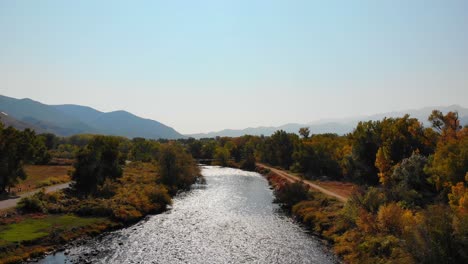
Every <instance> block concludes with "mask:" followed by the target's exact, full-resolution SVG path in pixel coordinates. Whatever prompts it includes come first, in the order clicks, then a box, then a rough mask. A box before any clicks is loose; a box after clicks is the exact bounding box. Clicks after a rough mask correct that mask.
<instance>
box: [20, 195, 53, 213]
mask: <svg viewBox="0 0 468 264" xmlns="http://www.w3.org/2000/svg"><path fill="white" fill-rule="evenodd" d="M16 208H18V209H19V210H21V211H23V212H25V213H44V212H45V211H46V210H45V207H44V203H43V202H42V201H41V200H40V199H39V198H38V197H37V196H36V195H33V196H30V197H24V198H22V199H21V200H20V201H19V202H18V205H17V206H16Z"/></svg>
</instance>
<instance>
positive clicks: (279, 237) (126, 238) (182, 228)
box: [39, 166, 336, 264]
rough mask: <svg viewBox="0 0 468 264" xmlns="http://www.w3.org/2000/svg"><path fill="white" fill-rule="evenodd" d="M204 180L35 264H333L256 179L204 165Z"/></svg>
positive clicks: (254, 175)
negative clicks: (157, 210)
mask: <svg viewBox="0 0 468 264" xmlns="http://www.w3.org/2000/svg"><path fill="white" fill-rule="evenodd" d="M202 174H203V176H204V178H205V180H206V182H207V184H206V185H198V184H197V185H195V186H193V188H192V190H191V191H189V192H185V193H183V194H181V195H178V196H177V197H175V198H174V205H173V206H172V208H171V210H170V211H168V212H165V213H162V214H158V215H153V216H150V217H147V218H145V220H143V221H140V222H139V223H138V224H136V225H133V226H131V227H128V228H123V229H119V230H117V231H114V232H109V233H106V234H104V235H102V236H98V237H96V238H93V239H90V240H88V241H86V242H85V243H83V244H80V245H76V246H74V247H72V248H69V249H68V250H66V251H65V252H63V253H59V254H56V255H55V256H53V255H52V256H48V257H47V258H46V259H44V260H43V261H41V262H39V263H41V264H42V263H64V261H66V262H67V263H70V262H71V263H77V262H78V263H83V262H84V261H83V260H80V258H81V259H83V258H84V259H85V260H88V261H89V262H90V263H147V262H148V261H151V260H155V261H157V262H158V263H165V264H179V263H323V264H333V263H336V261H335V258H334V257H333V255H332V254H331V252H330V251H329V250H327V249H326V248H325V247H324V246H323V244H322V243H320V241H319V240H318V239H317V238H316V237H313V236H311V235H310V234H308V232H307V231H306V230H305V229H304V228H303V227H301V226H300V225H298V224H297V223H296V222H295V221H293V220H292V219H290V218H289V217H287V216H286V215H285V213H284V211H283V210H281V209H280V208H279V205H278V204H276V203H273V200H274V196H273V193H272V191H271V190H270V189H269V188H268V182H267V181H266V179H265V178H264V177H262V176H261V175H259V174H258V173H254V172H248V171H244V170H238V169H232V168H226V167H219V166H204V167H202ZM64 253H66V255H64ZM47 261H49V262H47Z"/></svg>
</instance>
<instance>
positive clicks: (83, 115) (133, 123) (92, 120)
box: [54, 105, 184, 139]
mask: <svg viewBox="0 0 468 264" xmlns="http://www.w3.org/2000/svg"><path fill="white" fill-rule="evenodd" d="M54 107H55V108H56V109H58V110H60V111H62V112H63V113H65V114H67V115H69V116H71V117H73V118H76V119H78V120H80V121H82V122H85V123H86V124H88V125H89V126H91V127H93V128H95V129H96V130H97V131H99V133H101V134H108V135H118V136H122V135H124V136H126V137H129V138H134V137H144V138H166V139H177V138H183V137H184V136H182V135H181V134H179V133H178V132H177V131H175V130H174V129H173V128H171V127H169V126H166V125H164V124H162V123H160V122H158V121H154V120H151V119H145V118H141V117H138V116H136V115H134V114H132V113H129V112H126V111H114V112H109V113H103V112H100V111H98V110H96V109H93V108H91V107H87V106H81V105H54Z"/></svg>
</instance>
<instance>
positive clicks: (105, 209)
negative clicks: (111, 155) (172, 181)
mask: <svg viewBox="0 0 468 264" xmlns="http://www.w3.org/2000/svg"><path fill="white" fill-rule="evenodd" d="M158 182H160V178H159V175H158V174H157V169H156V166H155V165H154V164H151V163H141V162H134V163H131V164H129V165H127V166H126V167H125V168H124V173H123V176H122V178H120V179H118V180H117V181H115V182H106V183H105V184H104V185H103V186H101V187H100V189H99V196H79V195H77V194H75V193H73V192H72V191H71V190H64V191H59V192H55V193H43V192H40V193H38V194H35V195H34V196H32V197H29V198H27V199H24V200H23V201H22V204H21V203H20V205H19V206H18V208H17V209H12V210H9V211H8V212H7V214H8V216H7V217H3V218H1V219H0V263H18V262H21V261H26V260H28V259H31V258H37V257H40V256H42V255H44V254H45V253H50V252H54V251H57V250H63V249H64V245H66V244H67V243H69V242H71V241H74V240H77V239H84V240H86V239H87V238H89V237H93V236H96V235H98V234H101V233H103V232H107V231H110V230H115V229H118V228H122V227H125V226H129V225H132V224H134V223H136V222H138V221H139V220H141V219H142V218H144V217H145V216H146V215H149V214H157V213H161V212H163V211H165V210H166V207H167V205H170V204H171V202H172V200H171V198H172V197H171V196H172V195H175V193H172V192H169V191H168V188H167V187H166V186H165V185H162V184H160V183H158Z"/></svg>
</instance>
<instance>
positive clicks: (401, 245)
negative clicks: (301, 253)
mask: <svg viewBox="0 0 468 264" xmlns="http://www.w3.org/2000/svg"><path fill="white" fill-rule="evenodd" d="M261 173H263V174H264V175H266V177H267V179H268V181H269V182H270V184H271V185H272V186H273V187H274V189H275V195H276V198H277V199H278V202H280V203H282V204H283V205H284V207H285V208H286V209H288V210H289V211H290V213H291V215H292V216H293V217H294V218H295V219H297V220H298V221H300V222H302V223H303V224H304V225H305V226H306V227H308V228H309V229H310V230H311V231H312V232H314V233H315V234H317V235H318V236H320V237H322V238H324V239H326V240H327V241H328V242H329V243H330V245H331V248H332V249H333V251H334V252H335V253H336V255H337V256H339V257H340V258H342V259H343V261H344V262H345V263H464V259H465V258H466V256H467V252H466V245H467V240H466V233H467V229H466V226H467V225H466V223H467V222H466V218H464V212H462V211H454V210H453V208H452V209H451V208H450V207H448V206H446V205H444V204H442V203H439V204H434V205H430V206H427V207H424V208H407V207H405V205H404V204H401V203H395V202H393V201H388V200H386V197H385V193H384V192H383V191H382V190H380V189H378V188H373V187H371V188H368V189H367V190H364V189H357V190H356V191H355V192H353V194H352V195H351V197H350V198H349V200H348V201H347V202H346V203H342V202H339V201H337V200H335V199H331V198H328V197H325V196H324V195H323V194H321V193H318V192H314V191H311V190H308V189H307V187H306V186H305V185H301V183H290V182H288V181H286V180H285V179H284V178H282V177H280V176H279V175H275V174H274V173H272V172H271V171H268V170H263V171H261ZM465 263H466V262H465Z"/></svg>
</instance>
